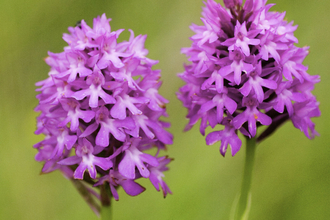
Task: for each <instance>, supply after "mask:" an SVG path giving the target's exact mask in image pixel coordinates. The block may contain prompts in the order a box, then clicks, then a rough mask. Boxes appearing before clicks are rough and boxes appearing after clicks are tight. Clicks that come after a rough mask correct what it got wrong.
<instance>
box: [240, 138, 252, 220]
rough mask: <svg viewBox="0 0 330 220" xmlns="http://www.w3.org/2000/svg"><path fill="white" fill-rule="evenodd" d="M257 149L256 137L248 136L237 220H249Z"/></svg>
mask: <svg viewBox="0 0 330 220" xmlns="http://www.w3.org/2000/svg"><path fill="white" fill-rule="evenodd" d="M255 150H256V138H255V137H254V138H251V139H250V138H246V154H245V164H244V174H243V181H242V188H241V195H240V197H239V201H238V207H237V212H236V218H235V219H236V220H247V219H248V215H249V211H250V205H251V192H250V188H251V179H252V171H253V164H254V157H255Z"/></svg>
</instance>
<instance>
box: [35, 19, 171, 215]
mask: <svg viewBox="0 0 330 220" xmlns="http://www.w3.org/2000/svg"><path fill="white" fill-rule="evenodd" d="M110 20H111V19H108V18H107V17H106V16H105V14H103V15H102V16H101V17H97V18H95V19H94V22H93V28H91V27H89V26H88V25H87V24H86V22H85V21H83V20H82V21H81V22H79V23H78V24H77V26H76V27H70V28H69V34H64V35H63V39H64V40H65V41H66V42H67V43H68V44H69V45H68V46H66V47H65V48H64V52H61V53H58V54H55V53H51V52H49V53H48V55H49V56H48V57H47V58H46V59H45V61H46V63H47V64H48V65H49V66H50V72H49V77H48V78H47V79H46V80H43V81H40V82H38V83H36V85H37V86H38V87H40V88H38V89H37V91H38V92H40V93H39V94H38V95H37V99H38V100H39V105H38V106H37V107H36V108H35V110H36V111H39V112H41V113H40V115H39V116H38V117H37V130H36V132H35V133H36V134H44V135H45V139H44V140H43V141H41V142H39V143H38V144H36V145H35V148H36V149H37V150H38V153H37V155H36V158H35V159H36V160H37V161H39V162H44V167H43V168H42V172H43V173H48V172H51V171H54V170H60V171H61V172H62V173H63V175H64V176H65V177H67V178H71V179H72V180H73V182H75V183H77V181H78V180H79V181H83V182H85V183H84V184H82V183H80V184H79V187H77V188H78V190H83V192H82V193H83V194H84V195H85V194H86V192H87V193H88V194H91V195H93V196H96V198H97V199H99V198H104V195H102V196H100V195H98V193H97V191H98V189H101V190H100V194H102V193H104V192H103V191H102V189H103V188H104V187H109V188H110V190H106V191H105V192H107V191H111V194H112V196H113V197H114V198H115V199H116V200H118V199H119V197H118V193H117V189H118V188H119V187H122V188H123V189H124V191H125V192H126V193H127V194H129V195H131V196H136V195H138V194H140V193H142V192H143V191H144V190H145V188H144V187H142V186H140V185H139V184H137V183H136V182H135V180H136V179H138V178H149V179H150V181H151V182H152V183H156V180H155V179H157V181H158V183H160V185H161V187H162V189H163V192H164V195H166V194H167V193H171V191H170V189H169V188H168V187H167V185H166V183H165V182H164V181H163V178H162V177H163V176H164V175H163V171H166V170H167V169H168V168H167V167H166V166H167V164H168V163H169V162H170V159H164V156H159V152H160V151H161V150H163V149H165V145H167V144H172V142H173V136H172V134H170V133H169V132H168V131H166V128H168V127H169V123H166V122H163V121H161V120H160V118H161V117H162V116H165V117H166V116H167V113H166V106H165V104H166V103H168V101H167V100H166V99H165V98H163V97H162V96H161V95H160V94H159V93H158V89H159V87H160V86H161V81H160V71H159V70H153V69H152V67H153V65H154V64H156V63H158V61H156V60H151V59H149V58H147V55H148V50H147V49H145V48H144V42H145V40H146V37H147V36H146V35H138V36H136V37H134V32H133V31H132V30H129V31H130V33H131V36H130V38H129V41H124V42H117V41H118V37H119V35H120V33H121V32H122V31H123V30H122V29H121V30H118V31H111V27H110V25H109V21H110ZM152 148H157V150H156V152H157V154H155V155H153V154H150V151H148V152H145V151H146V150H149V149H152ZM166 158H167V157H166ZM86 171H87V172H86ZM75 179H77V180H75ZM88 184H90V185H91V186H90V187H87V185H88ZM154 186H155V188H156V190H158V191H159V186H158V184H154ZM85 188H86V189H85ZM89 201H90V200H89ZM88 203H89V205H91V208H92V209H93V210H94V211H95V210H96V211H97V210H99V208H97V207H95V204H96V203H90V202H88ZM101 204H103V203H102V201H101Z"/></svg>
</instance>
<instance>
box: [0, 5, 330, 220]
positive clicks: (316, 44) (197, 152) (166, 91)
mask: <svg viewBox="0 0 330 220" xmlns="http://www.w3.org/2000/svg"><path fill="white" fill-rule="evenodd" d="M268 3H276V6H274V7H273V8H272V10H277V11H287V15H286V19H287V20H288V21H291V20H294V21H295V24H298V25H299V28H298V30H297V31H296V32H295V35H296V37H298V39H299V46H304V45H309V46H310V54H309V56H308V57H307V59H306V60H305V64H306V65H308V66H309V73H310V74H312V75H315V74H319V75H321V83H319V84H317V85H316V89H315V91H314V94H315V95H316V96H317V98H318V100H319V101H320V103H321V104H320V108H321V112H322V116H321V117H320V118H316V119H315V120H314V122H315V123H316V129H317V131H318V132H319V133H320V137H316V138H315V140H309V139H307V138H306V137H305V136H304V134H303V133H302V132H300V131H299V130H297V129H295V128H294V127H293V126H292V123H291V122H288V123H287V124H285V125H284V126H283V127H282V128H281V129H279V130H278V131H277V132H276V133H275V134H274V135H273V136H272V137H270V138H268V139H267V140H265V141H264V142H263V143H262V144H261V145H260V146H259V147H258V149H257V156H256V163H255V170H254V176H253V182H252V193H253V198H252V208H251V213H250V217H251V218H250V219H267V220H268V219H274V220H275V219H276V220H278V219H300V220H301V219H306V220H307V219H308V220H310V219H329V216H330V207H329V206H330V190H329V187H330V176H329V175H330V169H329V168H330V160H329V157H330V148H329V143H330V140H329V138H330V135H329V132H328V130H327V129H328V127H329V124H328V123H329V122H330V121H329V119H330V115H329V101H327V100H328V98H329V95H328V94H329V92H326V88H327V87H328V85H329V83H330V79H329V69H330V62H329V58H330V46H329V43H330V41H329V39H330V38H329V35H330V24H329V22H330V19H329V14H328V9H329V7H330V1H328V0H319V1H309V0H290V1H288V0H273V1H268ZM202 6H203V3H202V1H201V0H180V1H178V0H167V1H164V0H107V1H106V0H93V1H92V0H80V1H73V0H58V1H49V0H29V1H23V0H0V22H1V30H0V74H1V78H0V101H1V102H0V105H1V107H0V122H1V124H0V144H1V147H0V167H1V169H0V219H36V220H39V219H40V220H43V219H48V220H53V219H54V220H55V219H59V220H62V219H80V220H84V219H98V218H97V217H96V216H95V215H94V213H93V212H92V211H91V210H90V209H89V207H88V206H87V205H86V204H85V202H84V201H83V200H82V198H81V197H80V195H79V194H78V192H77V191H76V190H75V188H74V187H73V186H72V184H71V182H70V181H68V180H67V179H65V178H63V177H62V175H61V174H60V173H59V172H53V173H51V174H47V175H39V172H40V170H41V167H42V164H41V163H37V162H35V161H34V155H35V154H36V153H37V151H36V150H35V149H33V148H32V145H33V144H35V143H36V142H38V141H40V140H41V139H42V137H39V136H35V135H34V134H33V132H34V130H35V126H36V122H35V117H36V116H37V113H35V112H34V111H33V108H34V107H35V106H36V105H37V100H36V98H35V95H36V94H37V93H36V92H35V91H34V90H35V86H34V83H35V82H37V81H40V80H43V79H45V78H46V77H47V73H48V71H49V67H48V66H47V65H46V64H45V63H44V61H43V58H45V57H46V56H47V51H52V52H56V53H57V52H61V51H62V50H63V47H64V46H66V43H65V42H64V41H63V40H62V34H63V33H64V32H67V28H68V27H69V26H74V25H75V23H76V22H77V21H79V20H81V19H85V21H86V22H87V23H88V24H89V25H90V26H92V19H93V18H94V17H96V16H97V15H101V14H102V13H106V15H107V16H108V17H111V18H112V21H111V23H110V24H111V27H112V30H116V29H119V28H124V29H126V30H127V29H133V30H134V32H135V34H136V35H138V34H148V38H147V41H146V48H147V49H149V58H151V59H156V60H160V62H159V64H158V65H157V66H156V68H158V69H161V70H162V80H163V82H164V83H163V86H162V87H161V91H160V92H161V94H162V95H163V96H165V97H166V98H167V99H169V100H170V103H169V104H168V105H167V108H168V113H169V115H170V117H169V118H168V119H167V120H168V121H170V122H171V123H172V127H171V129H170V131H171V132H172V133H173V134H174V138H175V139H174V144H173V145H171V146H168V152H167V153H168V154H169V155H170V157H173V158H175V160H174V161H173V162H172V163H171V164H170V171H168V172H166V173H165V175H166V178H165V180H166V182H167V183H168V185H169V186H170V188H171V190H172V191H173V195H170V196H168V197H167V198H166V199H163V198H162V193H160V192H157V191H156V190H155V189H154V188H153V187H152V185H151V184H150V182H149V181H148V180H139V181H138V182H139V183H141V184H142V185H144V186H146V187H147V190H146V191H145V192H144V193H143V194H141V195H139V196H137V197H130V196H128V195H126V194H125V193H124V191H123V190H119V194H120V195H119V196H120V200H119V202H113V217H114V218H113V219H115V220H118V219H122V220H126V219H135V220H139V219H145V220H147V219H152V220H153V219H179V220H181V219H228V218H229V214H230V208H231V205H232V203H233V201H234V199H235V196H236V195H237V193H238V192H239V190H240V184H241V177H242V168H243V167H242V166H243V162H244V154H245V151H244V147H243V148H242V149H241V150H240V151H239V153H237V155H236V156H235V157H234V158H233V157H231V156H230V154H227V156H226V157H225V158H223V157H222V156H221V155H220V153H219V151H218V150H219V145H220V144H219V143H217V144H215V145H214V146H206V144H205V140H204V137H202V136H201V135H200V134H199V131H198V126H196V127H195V128H194V129H192V130H191V131H189V132H186V133H184V132H183V128H184V126H185V124H186V122H187V121H186V119H185V114H186V110H185V109H183V108H182V105H181V102H179V101H178V100H177V99H176V96H175V92H176V91H177V90H178V88H179V87H180V86H181V85H183V82H182V81H180V80H179V79H178V78H177V77H176V74H177V73H179V72H182V71H183V65H182V64H183V62H186V57H185V56H184V55H182V54H180V48H181V47H189V46H190V44H191V42H190V41H189V39H188V38H189V37H190V36H191V35H192V34H193V33H192V31H190V29H189V25H190V24H191V23H193V22H194V23H197V24H201V21H200V19H199V18H200V17H201V15H200V13H201V7H202ZM128 37H129V32H128V31H125V32H124V33H123V34H122V36H121V40H123V39H126V40H127V39H128ZM328 89H329V87H328ZM209 131H210V130H209Z"/></svg>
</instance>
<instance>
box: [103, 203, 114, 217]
mask: <svg viewBox="0 0 330 220" xmlns="http://www.w3.org/2000/svg"><path fill="white" fill-rule="evenodd" d="M101 219H102V220H111V219H112V211H111V206H110V205H109V206H102V209H101Z"/></svg>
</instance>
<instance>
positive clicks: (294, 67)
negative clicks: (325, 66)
mask: <svg viewBox="0 0 330 220" xmlns="http://www.w3.org/2000/svg"><path fill="white" fill-rule="evenodd" d="M205 5H206V6H205V7H204V8H203V13H202V15H203V17H202V18H201V20H202V22H203V24H204V25H202V26H197V25H194V24H193V25H192V26H191V29H192V30H193V31H194V32H195V33H196V34H195V35H194V36H192V37H191V40H192V45H191V47H190V48H184V49H182V52H183V53H185V54H186V55H187V56H188V57H189V58H188V60H189V61H191V63H190V64H188V65H185V71H184V72H183V73H181V74H180V75H179V77H180V78H181V79H183V80H184V81H185V82H186V84H185V85H184V86H182V87H181V88H180V90H179V92H178V93H177V96H178V98H179V99H180V100H181V101H182V102H183V105H184V107H186V108H187V109H188V114H187V118H189V123H188V125H187V126H186V129H185V130H188V129H190V128H191V127H192V126H193V125H194V124H195V123H196V122H197V121H198V120H199V119H201V125H200V132H201V133H202V135H205V129H206V127H208V126H211V127H212V128H214V127H215V126H216V125H217V124H220V125H224V130H221V131H213V132H211V133H210V134H208V135H207V136H206V143H207V144H208V145H212V144H214V143H215V142H218V141H221V145H220V153H221V154H222V155H225V153H226V150H227V148H228V146H230V148H231V152H232V155H233V156H234V155H235V154H236V153H237V152H238V151H239V149H240V146H241V140H240V139H239V138H238V136H237V133H238V131H240V132H241V133H242V134H243V135H244V136H246V137H247V138H251V137H255V136H256V134H257V127H258V126H261V125H265V126H268V127H267V128H266V129H265V131H264V132H263V133H262V134H260V136H259V137H257V141H261V140H262V139H264V138H265V137H267V136H269V135H270V134H271V133H272V132H273V131H275V130H276V128H277V127H279V126H280V125H281V124H282V123H283V122H284V121H286V120H288V119H290V120H291V121H292V123H293V124H294V126H295V127H296V128H298V129H300V130H301V131H303V132H304V134H305V135H306V136H307V137H308V138H313V137H314V136H315V135H318V133H317V132H316V131H315V129H314V127H315V125H314V123H313V122H312V121H311V118H312V117H318V116H320V110H319V108H318V105H319V104H318V102H317V100H316V98H315V97H314V96H313V95H312V93H311V91H312V90H313V89H314V84H315V83H317V82H319V77H318V76H311V75H309V74H308V73H307V72H306V71H307V67H306V66H304V65H303V64H302V62H303V60H304V58H305V57H306V56H307V54H308V51H307V49H308V47H303V48H299V47H297V46H295V43H297V42H298V40H297V39H296V37H295V36H294V33H293V32H294V31H295V30H296V28H297V26H293V25H292V22H290V23H288V22H287V21H285V20H283V19H284V15H285V13H279V12H269V9H270V8H271V6H272V5H266V0H262V1H261V0H260V1H259V0H257V1H255V0H246V1H245V4H244V5H242V1H241V0H224V5H225V7H226V8H227V9H226V8H224V7H223V6H221V5H220V4H218V3H216V2H215V1H213V0H208V1H207V2H206V3H205Z"/></svg>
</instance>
